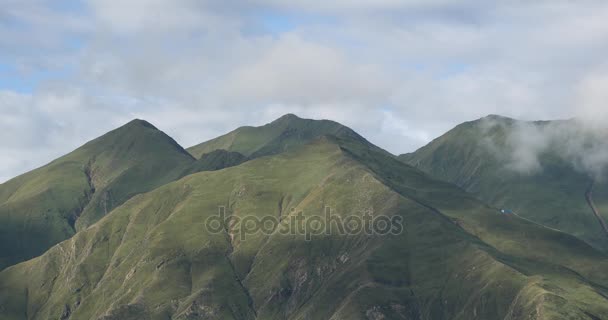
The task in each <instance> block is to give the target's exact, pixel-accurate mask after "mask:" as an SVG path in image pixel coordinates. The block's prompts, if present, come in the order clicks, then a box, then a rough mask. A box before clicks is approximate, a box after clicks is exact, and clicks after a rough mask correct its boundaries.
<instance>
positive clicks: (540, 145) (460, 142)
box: [399, 116, 608, 250]
mask: <svg viewBox="0 0 608 320" xmlns="http://www.w3.org/2000/svg"><path fill="white" fill-rule="evenodd" d="M523 129H525V130H523ZM513 136H516V137H517V139H515V141H513V140H514V139H513ZM539 136H540V137H545V138H544V140H541V141H539ZM590 143H591V142H590V139H588V138H587V137H586V133H585V130H584V129H582V128H580V127H579V126H578V124H577V123H576V122H575V121H572V120H570V121H552V122H549V121H538V122H523V121H517V120H514V119H509V118H504V117H499V116H489V117H486V118H482V119H480V120H477V121H472V122H467V123H463V124H461V125H459V126H457V127H456V128H454V129H453V130H451V131H449V132H447V133H446V134H444V135H443V136H441V137H439V138H437V139H435V140H434V141H432V142H431V143H430V144H428V145H427V146H425V147H423V148H421V149H419V150H417V151H416V152H414V153H411V154H404V155H401V156H399V158H400V159H401V160H402V161H404V162H405V163H408V164H410V165H412V166H415V167H416V168H418V169H421V170H422V171H425V172H427V173H429V174H431V175H432V176H433V177H435V178H438V179H442V180H445V181H448V182H451V183H454V184H456V185H458V186H460V187H462V188H463V189H465V190H466V191H468V192H470V193H472V194H473V195H475V196H476V197H478V198H479V199H481V200H483V201H485V202H487V203H489V204H492V205H493V206H496V207H498V208H505V209H510V210H513V211H514V212H515V213H516V214H517V215H519V216H521V217H525V218H527V219H530V220H532V221H535V222H537V223H540V224H543V225H546V226H549V227H551V228H555V229H558V230H562V231H564V232H567V233H570V234H572V235H575V236H577V237H579V238H581V239H584V240H586V241H587V242H589V243H590V244H592V245H594V246H596V247H597V248H600V249H603V250H607V249H608V234H607V233H606V231H605V230H603V228H602V226H601V224H600V223H599V222H598V219H597V217H596V216H595V215H594V214H593V211H592V210H591V207H590V205H589V203H588V202H587V199H586V193H587V190H588V189H589V188H590V186H591V184H592V182H593V181H594V180H597V179H596V178H595V177H594V175H593V174H590V173H589V172H586V171H585V170H584V168H581V167H580V166H581V165H583V164H584V161H583V160H585V159H583V158H582V157H584V156H585V155H584V152H585V151H584V150H586V148H588V144H590ZM544 145H546V147H544ZM578 149H580V150H583V151H581V152H579V154H569V153H571V152H572V150H578ZM534 152H536V153H537V156H538V158H537V159H535V158H534V157H531V154H533V153H534ZM514 159H516V160H517V159H519V160H518V161H514ZM581 159H582V160H581ZM522 161H523V162H522ZM535 161H538V163H535ZM522 164H523V165H529V166H530V167H531V168H532V169H533V170H530V171H529V172H527V171H525V170H524V171H523V172H522V171H521V170H517V169H518V168H519V167H521V166H522ZM535 165H538V167H536V168H534V167H535ZM520 169H521V168H520ZM602 181H603V180H597V181H596V183H595V188H594V189H595V192H594V194H595V196H594V197H593V198H594V201H595V202H597V203H598V204H600V205H599V206H598V207H601V210H600V214H601V215H606V214H608V212H606V210H608V207H606V206H605V205H606V203H608V197H607V195H608V192H606V191H603V190H607V186H606V184H605V183H602ZM604 219H605V218H604Z"/></svg>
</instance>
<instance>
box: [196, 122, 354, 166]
mask: <svg viewBox="0 0 608 320" xmlns="http://www.w3.org/2000/svg"><path fill="white" fill-rule="evenodd" d="M327 134H331V135H334V136H340V137H351V138H354V139H357V140H361V141H365V139H364V138H363V137H361V136H359V135H358V134H357V133H356V132H354V131H353V130H351V129H350V128H348V127H345V126H343V125H341V124H339V123H337V122H334V121H330V120H311V119H302V118H299V117H297V116H295V115H293V114H287V115H284V116H282V117H280V118H278V119H277V120H275V121H273V122H271V123H268V124H266V125H264V126H260V127H240V128H238V129H236V130H234V131H232V132H230V133H227V134H225V135H223V136H220V137H217V138H215V139H212V140H209V141H207V142H203V143H201V144H198V145H196V146H193V147H190V148H188V149H187V150H188V152H190V154H192V155H193V156H194V157H195V158H197V159H198V158H200V157H201V156H202V155H203V154H205V153H209V152H212V151H214V150H218V149H220V150H227V151H235V152H239V153H241V154H243V155H245V156H247V157H249V158H257V157H260V156H265V155H272V154H277V153H281V152H284V151H288V150H292V149H293V148H295V147H298V146H300V145H303V144H306V143H308V142H310V141H312V140H314V139H315V138H318V137H320V136H323V135H327Z"/></svg>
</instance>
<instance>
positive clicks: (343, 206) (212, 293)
mask: <svg viewBox="0 0 608 320" xmlns="http://www.w3.org/2000/svg"><path fill="white" fill-rule="evenodd" d="M220 207H224V208H225V212H226V213H227V214H229V215H231V216H233V217H240V218H245V217H246V216H254V217H258V218H262V217H275V218H277V219H280V221H281V226H285V225H286V224H287V225H289V223H290V221H291V219H290V217H292V216H294V215H297V214H298V212H302V213H303V215H304V216H305V217H309V218H310V217H312V216H323V215H324V213H325V208H326V207H330V208H331V209H332V212H333V213H334V214H336V215H339V216H342V217H346V216H350V215H356V216H359V217H361V216H363V215H364V213H365V212H372V213H373V215H374V216H379V215H385V216H388V217H395V216H399V217H401V218H402V219H403V222H404V225H405V230H404V232H402V233H398V234H396V235H385V236H380V235H368V234H365V233H361V232H359V233H354V234H351V235H347V234H339V233H338V232H336V230H333V232H331V233H329V234H325V233H322V234H319V235H317V236H313V238H312V239H311V240H310V241H307V240H306V239H305V236H304V235H303V234H302V233H301V232H294V233H293V234H287V235H284V234H281V229H280V228H276V229H273V230H269V234H263V233H256V234H249V235H247V237H246V238H244V239H243V238H242V236H244V235H245V234H244V233H242V232H239V230H232V229H221V228H220V230H219V232H217V233H213V232H210V230H209V229H208V228H207V226H206V223H205V221H206V219H207V218H208V217H210V216H212V215H215V214H216V213H218V208H220ZM291 208H295V209H296V210H291ZM219 211H220V212H221V211H222V210H221V209H220V210H219ZM292 230H294V229H292ZM295 230H297V229H295ZM606 271H608V258H607V257H606V256H605V255H603V254H600V253H599V252H598V251H595V250H594V249H593V248H591V247H590V246H588V245H587V244H585V243H584V242H582V241H580V240H578V239H577V238H575V237H572V236H569V235H567V234H564V233H561V232H558V231H555V230H551V229H548V228H544V227H542V226H539V225H537V224H534V223H531V222H529V221H527V220H524V219H521V218H518V217H517V216H504V215H500V214H498V213H497V211H496V209H493V208H489V207H487V206H486V205H484V204H482V203H480V202H478V201H477V200H475V199H474V198H472V197H471V196H469V195H468V194H467V193H465V192H463V191H462V190H460V189H458V188H456V187H454V186H452V185H451V184H447V183H443V182H439V181H436V180H433V179H432V178H430V177H429V176H427V175H425V174H423V173H421V172H420V171H418V170H416V169H414V168H412V167H410V166H407V165H405V164H403V163H401V162H399V161H397V160H395V159H394V158H393V157H392V156H390V155H387V154H386V153H385V152H383V151H381V150H380V151H379V150H378V148H375V147H372V146H369V145H368V144H365V143H362V142H361V141H360V140H358V139H352V138H345V137H333V136H328V137H322V138H320V139H316V140H314V141H313V142H312V143H310V144H307V145H302V146H300V147H298V148H294V149H292V150H291V151H290V152H287V153H284V154H280V155H275V156H271V157H263V158H260V159H255V160H251V161H248V162H246V163H243V164H241V165H239V166H236V167H231V168H227V169H224V170H219V171H214V172H201V173H196V174H192V175H189V176H187V177H184V178H182V179H180V180H178V181H175V182H172V183H169V184H167V185H165V186H163V187H160V188H158V189H156V190H154V191H152V192H150V193H147V194H142V195H138V196H136V197H133V198H132V199H130V200H129V201H127V202H126V203H125V204H123V205H121V206H119V207H117V208H116V209H114V210H113V211H112V212H111V213H110V214H108V215H107V216H105V217H104V218H102V219H101V220H100V221H98V222H97V223H96V224H94V225H92V226H91V227H90V228H88V229H86V230H82V231H81V232H79V233H78V234H76V235H75V236H74V237H73V238H71V239H69V240H67V241H64V242H62V243H60V244H58V245H56V246H54V247H53V248H52V249H50V250H49V251H48V252H46V253H45V254H44V255H42V256H40V257H38V258H36V259H33V260H30V261H27V262H24V263H21V264H19V265H16V266H13V267H10V268H8V269H6V270H4V271H2V272H0V311H1V312H0V319H105V320H110V319H463V320H464V319H511V320H514V319H566V318H567V319H602V318H606V317H608V300H607V298H606V297H607V295H608V290H607V289H606V288H608V273H607V272H606Z"/></svg>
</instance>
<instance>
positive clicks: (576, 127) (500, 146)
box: [483, 118, 608, 181]
mask: <svg viewBox="0 0 608 320" xmlns="http://www.w3.org/2000/svg"><path fill="white" fill-rule="evenodd" d="M598 123H600V120H598V119H594V120H593V121H591V122H590V120H588V119H584V118H576V119H571V120H561V121H542V122H541V121H539V122H525V121H512V120H510V119H509V120H507V121H505V120H504V119H502V120H497V119H495V118H486V119H484V125H483V130H485V133H486V134H487V133H488V132H489V130H493V129H497V127H499V131H500V132H503V133H504V137H503V138H504V140H503V141H497V138H496V137H493V138H492V139H493V140H492V141H488V140H487V139H486V143H485V145H486V146H490V147H491V148H492V149H491V150H492V152H493V153H494V154H495V155H497V156H498V157H499V159H501V160H503V162H504V166H505V167H506V168H507V169H509V170H512V171H515V172H518V173H521V174H535V173H539V172H541V171H542V170H544V166H545V165H546V164H547V163H546V161H555V160H558V161H562V162H564V163H566V164H568V165H570V166H572V167H573V168H574V169H575V170H577V171H579V172H582V173H585V174H587V175H589V176H590V177H591V178H593V179H596V180H600V181H601V180H604V179H606V178H607V174H608V127H606V126H599V125H598ZM488 139H489V138H488Z"/></svg>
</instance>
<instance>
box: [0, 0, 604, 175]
mask: <svg viewBox="0 0 608 320" xmlns="http://www.w3.org/2000/svg"><path fill="white" fill-rule="evenodd" d="M605 21H608V4H607V3H606V2H605V1H593V0H585V1H568V0H555V1H535V2H528V1H503V2H497V3H493V2H488V1H481V0H462V1H454V0H425V1H423V0H350V1H347V0H336V1H315V0H308V1H305V0H293V1H280V0H250V1H242V2H228V1H219V0H204V1H199V0H123V1H117V0H85V1H67V0H66V1H63V0H60V1H58V0H5V1H3V4H2V6H0V113H1V114H0V130H2V132H4V133H5V134H4V135H3V136H2V142H0V181H3V180H6V179H8V178H10V177H13V176H15V175H17V174H20V173H23V172H25V171H27V170H31V169H33V168H35V167H37V166H40V165H42V164H44V163H46V162H48V161H50V160H52V159H53V158H55V157H57V156H59V155H61V154H64V153H67V152H69V151H71V150H72V149H74V148H76V147H78V146H79V145H81V144H83V143H84V142H85V141H87V140H89V139H91V138H94V137H96V136H99V135H100V134H103V133H104V132H106V131H108V130H111V129H113V128H115V127H116V126H119V125H121V124H123V123H125V122H127V121H129V120H130V119H132V118H135V117H138V118H143V119H146V120H148V121H150V122H152V123H154V124H155V125H156V126H157V127H159V128H161V129H163V130H164V131H166V132H167V133H168V134H170V135H172V136H173V137H174V138H176V140H177V141H178V142H180V143H181V144H182V145H184V146H186V147H187V146H190V145H193V144H196V143H198V142H201V141H204V140H207V139H210V138H213V137H215V136H217V135H220V134H222V133H225V132H226V131H229V130H231V129H233V128H234V127H237V126H240V125H260V124H264V123H266V122H269V121H271V120H273V119H274V118H277V117H279V116H281V115H282V114H285V113H296V114H298V115H300V116H303V117H310V118H329V119H333V120H336V121H340V122H342V123H344V124H346V125H348V126H350V127H352V128H353V129H355V130H356V131H358V132H359V133H361V134H363V135H364V136H366V137H368V138H369V139H370V140H371V141H372V142H374V143H376V144H378V145H380V146H382V147H384V148H386V149H388V150H389V151H391V152H394V153H403V152H409V151H412V150H414V149H416V148H418V147H420V146H422V145H424V144H425V143H427V142H428V141H429V140H430V139H432V138H434V137H436V136H438V135H440V134H441V133H443V132H445V131H446V130H449V129H450V128H451V127H453V126H455V125H456V124H458V123H460V122H463V121H468V120H471V119H476V118H480V117H483V116H485V115H487V114H503V115H506V116H511V117H516V118H522V119H555V118H570V117H590V116H591V117H592V118H595V119H608V115H607V114H606V110H607V108H605V106H604V102H605V101H608V96H607V94H606V92H608V90H607V88H606V87H607V85H608V58H606V57H608V54H607V53H608V24H606V23H605Z"/></svg>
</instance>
